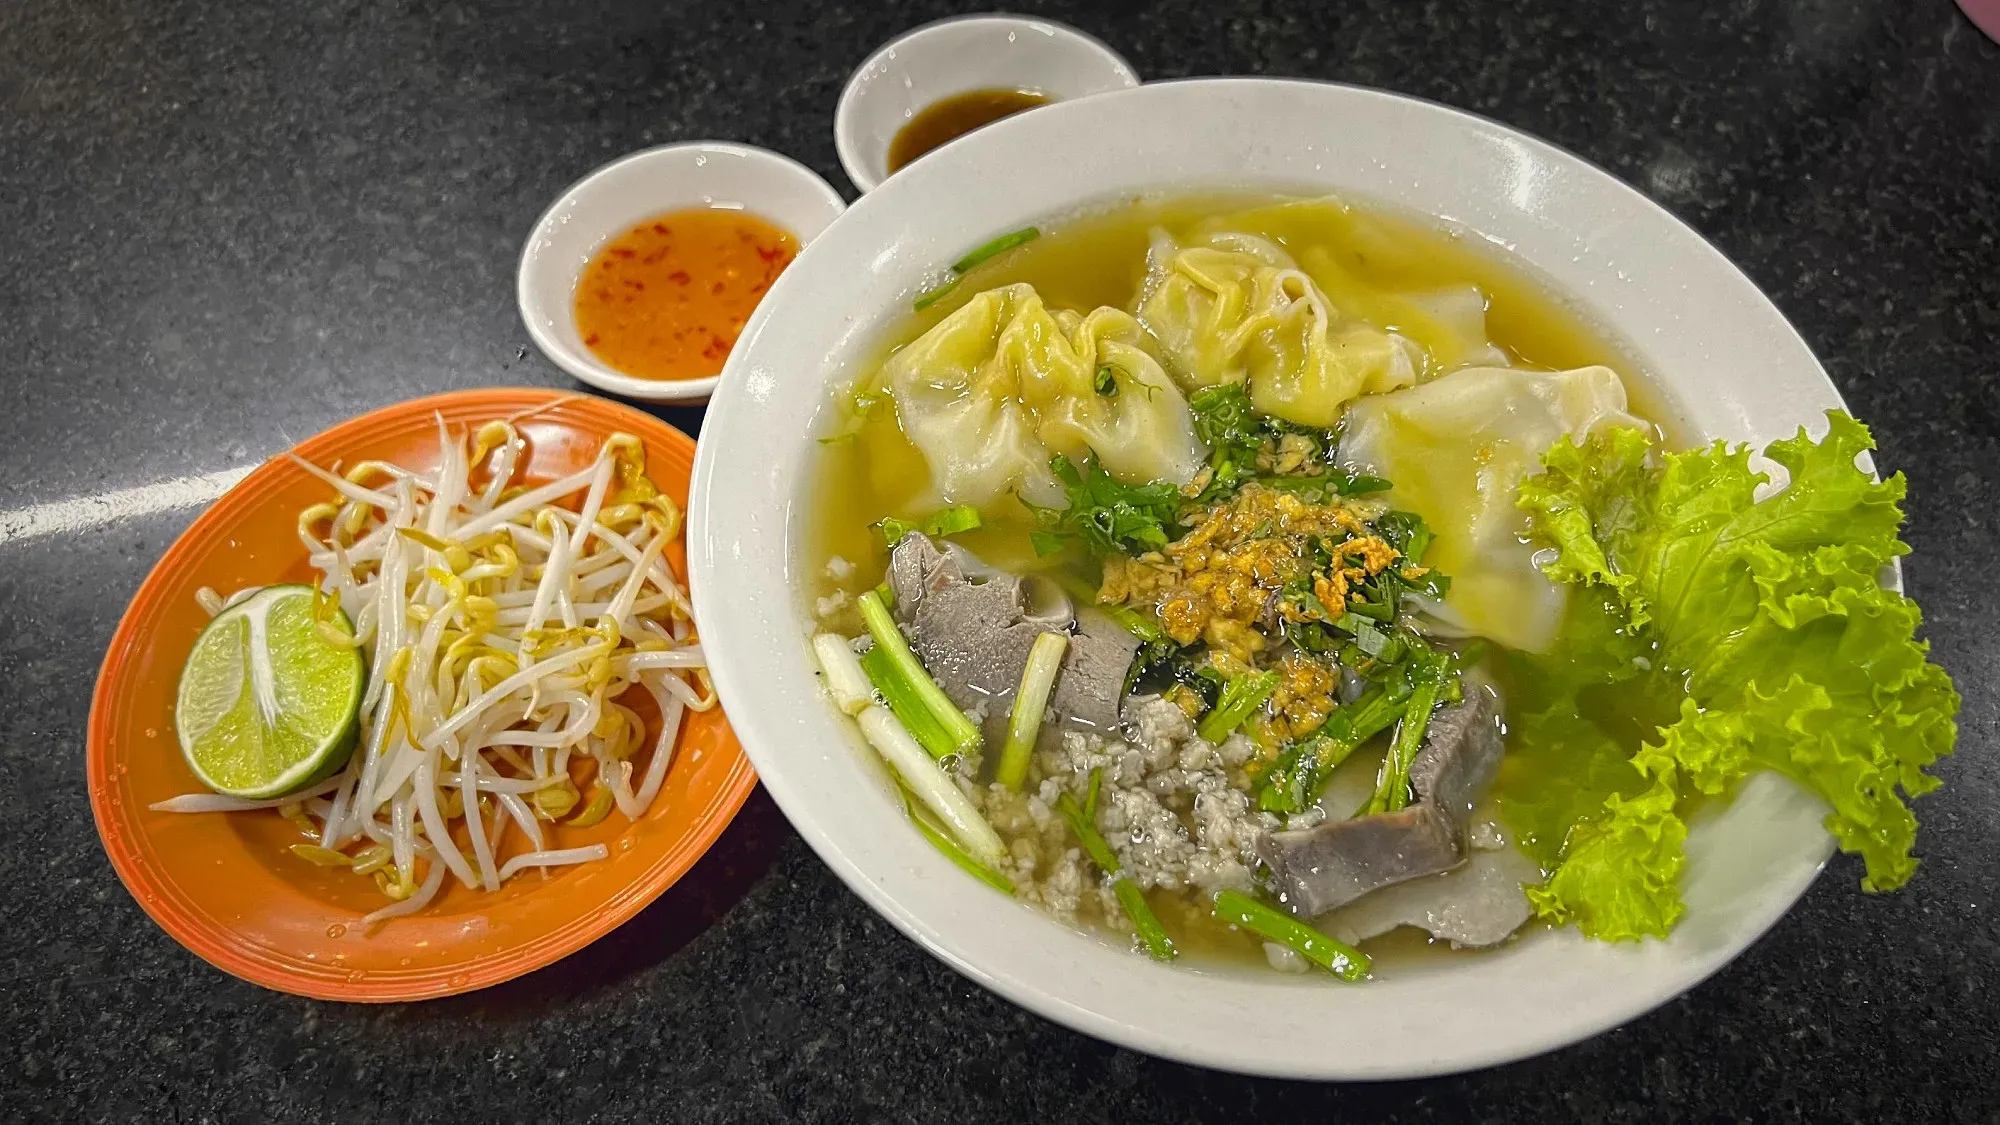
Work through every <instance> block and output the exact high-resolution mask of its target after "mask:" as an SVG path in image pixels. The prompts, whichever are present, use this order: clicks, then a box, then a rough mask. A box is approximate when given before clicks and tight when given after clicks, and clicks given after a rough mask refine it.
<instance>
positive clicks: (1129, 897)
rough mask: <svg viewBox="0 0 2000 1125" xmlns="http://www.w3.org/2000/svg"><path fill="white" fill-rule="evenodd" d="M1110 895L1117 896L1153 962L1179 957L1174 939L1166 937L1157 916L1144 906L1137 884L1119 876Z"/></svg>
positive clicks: (1144, 898) (1112, 886)
mask: <svg viewBox="0 0 2000 1125" xmlns="http://www.w3.org/2000/svg"><path fill="white" fill-rule="evenodd" d="M1111 893H1113V894H1115V895H1117V896H1118V905H1120V906H1122V907H1124V908H1125V916H1126V917H1127V918H1130V919H1132V928H1133V929H1134V930H1136V931H1138V934H1139V940H1140V941H1142V942H1144V943H1145V945H1146V952H1147V953H1150V954H1152V956H1153V960H1155V961H1171V960H1173V959H1174V958H1176V957H1178V956H1180V950H1178V949H1175V948H1174V939H1172V938H1170V937H1168V936H1167V928H1166V927H1165V926H1162V925H1161V924H1160V918H1159V915H1157V914H1154V913H1153V908H1152V907H1151V906H1148V905H1147V904H1146V895H1145V893H1144V892H1143V891H1141V890H1140V889H1139V884H1137V883H1134V882H1133V881H1132V880H1130V879H1127V878H1125V877H1124V876H1122V875H1121V876H1119V877H1118V878H1117V879H1116V880H1114V881H1113V882H1112V884H1111Z"/></svg>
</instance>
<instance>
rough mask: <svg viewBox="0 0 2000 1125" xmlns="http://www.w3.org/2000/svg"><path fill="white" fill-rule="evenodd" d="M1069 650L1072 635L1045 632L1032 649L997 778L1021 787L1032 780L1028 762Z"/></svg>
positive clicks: (998, 780)
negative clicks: (1028, 780)
mask: <svg viewBox="0 0 2000 1125" xmlns="http://www.w3.org/2000/svg"><path fill="white" fill-rule="evenodd" d="M1068 650H1069V634H1067V633H1053V632H1051V633H1043V634H1042V635H1041V636H1039V637H1036V638H1035V643H1034V646H1033V647H1032V648H1030V649H1029V650H1028V663H1027V666H1026V667H1024V668H1022V669H1021V686H1020V689H1019V690H1017V691H1016V692H1015V693H1014V712H1013V715H1012V716H1011V717H1010V718H1009V720H1008V723H1007V741H1006V742H1005V743H1004V744H1003V745H1002V746H1001V748H1000V765H999V767H998V768H997V769H996V770H995V771H994V774H993V780H995V781H997V782H999V783H1000V784H1002V785H1005V786H1006V787H1007V788H1009V789H1013V790H1017V791H1018V790H1019V789H1020V788H1021V783H1022V782H1024V781H1026V780H1027V779H1028V762H1029V760H1030V759H1032V758H1033V757H1034V755H1035V741H1036V740H1037V739H1039V738H1040V737H1041V735H1042V716H1043V715H1044V714H1046V713H1047V712H1048V709H1049V692H1050V691H1051V690H1052V689H1053V688H1054V687H1055V684H1056V673H1058V672H1060V671H1062V662H1063V653H1065V652H1067V651H1068Z"/></svg>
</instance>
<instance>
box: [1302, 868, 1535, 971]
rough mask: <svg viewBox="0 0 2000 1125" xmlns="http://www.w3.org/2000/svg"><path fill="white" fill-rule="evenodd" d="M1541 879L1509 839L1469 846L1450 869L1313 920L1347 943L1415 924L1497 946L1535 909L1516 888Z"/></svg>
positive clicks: (1455, 939)
mask: <svg viewBox="0 0 2000 1125" xmlns="http://www.w3.org/2000/svg"><path fill="white" fill-rule="evenodd" d="M1541 878H1542V872H1541V869H1540V868H1538V867H1536V866H1535V861H1533V860H1531V859H1529V858H1528V857H1527V856H1525V855H1522V854H1521V852H1520V850H1519V849H1517V848H1515V847H1514V846H1513V845H1512V844H1508V845H1506V846H1504V847H1500V848H1493V849H1487V850H1479V849H1474V850H1473V852H1472V854H1471V857H1470V858H1468V859H1467V860H1466V861H1465V862H1464V863H1462V864H1460V865H1459V866H1457V867H1455V868H1453V869H1451V870H1450V871H1446V872H1443V873H1441V874H1437V875H1425V876H1422V877H1419V878H1416V879H1411V880H1408V881H1407V882H1402V883H1397V884H1396V885H1395V886H1392V887H1383V888H1382V889H1381V890H1379V891H1376V892H1374V893H1373V894H1367V895H1363V896H1361V897H1360V898H1359V899H1357V900H1355V901H1354V902H1351V903H1348V904H1347V905H1346V906H1343V907H1341V908H1340V909H1338V910H1335V911H1333V912H1332V913H1331V914H1328V915H1326V916H1325V917H1322V918H1318V919H1315V920H1314V922H1313V924H1314V925H1316V926H1318V927H1319V928H1320V929H1322V930H1324V931H1326V932H1327V933H1329V934H1332V935H1333V936H1334V937H1337V938H1339V939H1340V940H1342V941H1345V942H1349V943H1358V942H1363V941H1366V940H1368V939H1369V938H1372V937H1375V936H1377V935H1379V934H1386V933H1388V932H1389V931H1390V930H1393V929H1395V928H1396V927H1398V926H1415V927H1417V928H1418V929H1420V930H1427V931H1429V932H1430V934H1431V936H1432V937H1435V938H1440V939H1442V940H1444V941H1449V942H1451V943H1452V944H1454V945H1462V946H1470V947H1475V948H1476V947H1479V946H1487V945H1498V944H1499V943H1501V942H1503V941H1505V940H1507V939H1508V938H1509V937H1510V936H1512V935H1513V933H1514V931H1515V930H1518V929H1520V928H1521V926H1522V924H1523V923H1525V922H1526V921H1527V920H1528V917H1529V915H1531V914H1533V913H1534V910H1533V908H1532V907H1530V906H1529V905H1528V896H1527V895H1526V894H1525V893H1524V892H1523V891H1522V890H1521V887H1522V885H1523V884H1526V883H1538V882H1540V881H1541Z"/></svg>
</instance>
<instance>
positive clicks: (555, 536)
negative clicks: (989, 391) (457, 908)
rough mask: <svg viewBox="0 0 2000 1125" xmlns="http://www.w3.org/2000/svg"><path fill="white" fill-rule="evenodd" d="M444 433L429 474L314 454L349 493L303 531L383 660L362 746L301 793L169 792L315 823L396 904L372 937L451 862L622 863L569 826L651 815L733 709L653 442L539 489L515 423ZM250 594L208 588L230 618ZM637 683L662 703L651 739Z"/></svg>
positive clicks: (616, 444)
mask: <svg viewBox="0 0 2000 1125" xmlns="http://www.w3.org/2000/svg"><path fill="white" fill-rule="evenodd" d="M437 428H438V441H439V456H438V461H437V467H436V469H435V470H433V471H430V472H414V471H411V470H409V469H406V468H403V467H400V466H396V465H391V464H386V463H383V462H379V461H369V462H362V463H360V464H357V465H355V466H354V467H352V468H350V469H347V470H345V471H342V470H341V468H340V467H339V466H338V465H335V466H334V467H332V468H322V467H319V466H316V465H312V464H309V463H307V462H305V461H303V460H301V459H299V458H296V457H294V458H293V460H294V461H296V462H297V463H298V464H299V465H300V466H301V467H303V468H304V469H305V470H306V471H307V472H309V473H311V474H312V475H313V476H314V477H316V478H318V479H319V480H321V481H323V482H325V483H326V484H328V485H329V486H331V487H332V489H333V490H334V492H335V496H334V497H333V498H332V499H331V500H329V501H327V502H324V503H321V504H317V505H314V506H312V507H310V508H307V509H306V510H305V511H303V512H301V513H300V515H299V519H298V532H299V538H300V541H301V543H302V545H303V547H304V549H305V551H306V553H307V557H308V558H309V559H310V561H311V563H312V566H313V567H314V569H315V570H317V571H318V572H319V575H320V578H319V582H318V587H319V589H320V591H321V593H322V594H323V595H324V596H325V597H326V599H327V604H328V605H336V604H337V605H338V606H339V607H340V608H341V609H342V610H343V611H345V612H346V614H347V615H348V617H349V619H350V620H351V621H352V622H353V623H354V634H353V636H352V637H351V638H344V637H342V638H340V642H341V643H346V644H349V645H359V646H360V647H361V648H362V650H363V652H364V653H365V654H366V655H367V657H368V682H367V686H366V689H365V691H364V694H363V698H362V707H361V731H360V735H359V737H358V739H357V742H356V747H355V752H354V756H353V758H352V759H351V760H350V761H349V762H348V764H347V765H346V766H345V767H344V768H343V769H342V770H341V771H340V772H339V773H338V774H337V775H335V776H334V777H332V778H330V779H328V780H327V781H325V782H323V783H320V784H318V785H315V786H314V787H312V788H311V789H308V790H306V791H304V792H302V793H298V794H294V795H292V796H289V797H284V798H279V799H276V800H271V801H241V800H236V799H234V798H229V797H220V796H216V795H214V794H207V793H197V794H189V795H187V796H182V797H175V798H173V799H172V800H169V801H162V802H160V803H159V804H157V805H154V806H153V807H154V808H155V809H159V810H162V811H169V812H230V811H243V810H253V809H277V810H279V811H280V812H281V813H283V814H284V815H286V816H287V817H288V818H291V819H293V820H294V821H295V823H299V824H301V825H302V826H303V825H305V824H311V825H312V826H313V828H314V831H313V833H312V843H313V844H314V845H315V851H314V854H315V855H317V856H318V859H317V860H316V861H315V862H322V863H338V862H339V860H345V861H346V862H347V863H348V865H349V866H350V867H354V868H356V870H357V873H359V874H361V875H362V876H363V877H366V878H372V879H373V880H374V881H375V883H376V885H377V886H378V887H379V888H380V889H381V890H382V892H383V894H384V895H385V896H386V897H387V898H388V899H389V900H390V901H389V903H388V905H386V906H384V907H382V908H381V909H379V910H377V911H375V912H374V913H372V914H369V915H368V916H367V917H365V918H364V919H362V927H361V929H362V930H363V931H364V932H370V931H372V930H373V929H374V928H375V927H376V926H378V925H379V924H380V923H382V922H385V921H388V920H389V919H392V918H397V917H403V916H407V915H410V914H414V913H417V912H418V911H420V910H422V909H424V908H425V907H426V906H428V905H430V903H432V902H433V901H434V900H435V899H436V897H437V896H438V895H439V894H441V893H443V888H444V884H445V882H446V878H445V877H446V876H447V875H449V876H451V877H452V878H453V879H456V880H457V881H458V882H459V883H460V884H461V885H463V886H465V887H469V888H480V889H483V890H486V891H494V890H498V889H499V888H500V886H501V885H502V884H503V883H505V882H506V881H507V880H508V879H511V878H514V877H515V876H517V875H519V874H520V873H522V872H523V871H526V870H528V869H529V868H535V869H537V870H538V871H539V872H540V873H541V875H542V876H543V877H546V876H547V874H548V872H549V869H551V868H555V867H562V866H566V865H570V864H578V863H588V862H592V861H595V860H601V859H604V858H606V856H607V855H608V854H609V851H608V849H606V848H605V847H604V845H602V844H590V845H584V846H564V845H563V842H562V838H563V830H564V829H565V828H566V827H576V828H581V827H585V826H588V825H591V824H595V823H597V822H598V821H599V820H601V819H602V818H603V817H604V815H605V814H606V813H607V812H608V811H609V810H610V809H611V808H612V807H614V806H615V808H616V809H617V810H618V811H619V812H621V813H622V814H623V815H625V816H627V817H629V818H632V819H637V818H639V817H642V816H644V815H645V814H646V811H647V810H648V809H649V808H650V807H651V805H652V804H653V802H654V801H655V800H656V799H657V798H658V797H659V794H660V792H661V790H662V789H663V788H664V787H665V784H664V783H665V780H666V774H667V771H668V769H669V768H670V767H671V765H672V762H673V757H674V744H675V742H676V740H677V738H678V737H679V733H680V730H681V727H682V724H683V719H684V717H685V715H686V714H687V713H688V712H689V711H704V710H707V709H709V708H711V707H713V706H715V693H714V688H713V686H712V684H711V683H710V681H709V679H708V671H707V668H706V665H705V661H704V658H703V654H702V650H701V643H700V639H699V638H698V637H697V636H696V635H695V631H694V628H693V618H692V614H691V611H690V609H689V606H690V602H689V600H688V597H687V593H686V591H685V590H684V589H683V588H682V587H681V585H680V582H679V580H678V579H677V578H676V576H675V575H674V573H673V571H672V569H671V567H670V565H669V563H668V562H667V559H666V548H667V546H668V545H669V544H670V543H671V542H672V541H673V540H675V539H676V538H678V537H679V535H680V531H681V512H680V510H679V508H678V507H676V506H675V504H674V502H673V501H672V500H671V499H669V498H668V497H666V496H665V495H664V494H662V493H661V492H660V491H659V489H658V488H657V487H656V486H655V485H654V484H653V483H652V481H651V480H650V479H648V478H647V476H646V473H645V453H644V447H643V446H642V445H641V444H640V442H639V441H638V440H637V439H636V438H633V437H631V436H630V435H626V434H614V435H612V436H611V437H610V438H608V439H607V440H606V441H605V442H604V444H603V446H602V447H601V448H600V449H599V450H598V453H597V456H596V457H595V458H594V459H593V460H592V461H591V462H590V464H589V465H587V466H585V467H584V468H582V469H579V470H577V471H575V472H572V473H570V474H568V475H566V476H564V477H561V478H559V479H556V480H553V481H547V482H546V483H540V484H530V483H523V481H522V480H521V479H520V478H522V477H525V476H527V475H528V474H529V473H530V471H531V468H532V465H531V463H532V460H533V457H532V451H531V450H530V448H529V445H528V442H527V441H526V440H525V439H523V438H522V436H521V435H520V433H519V432H518V431H517V430H516V429H515V427H514V425H513V421H512V420H508V421H494V422H488V423H486V424H485V425H482V426H478V427H475V428H473V429H472V430H471V431H470V432H469V433H457V434H454V433H453V432H452V431H451V429H450V428H449V427H448V426H446V424H445V422H444V420H443V418H442V417H439V418H438V419H437ZM468 439H469V446H468ZM565 504H574V505H575V506H574V507H573V508H572V507H565V506H564V505H565ZM241 596H242V592H240V591H239V592H238V594H236V595H234V596H232V597H231V598H227V599H225V598H223V597H222V596H221V595H219V594H217V593H216V592H215V591H212V590H208V589H205V588H204V589H203V590H202V591H200V593H199V595H198V600H199V601H200V603H201V606H202V608H203V609H204V610H206V611H208V612H209V613H210V614H211V615H212V614H215V613H219V612H221V611H222V610H223V609H224V608H225V607H227V606H228V605H230V604H232V602H233V601H234V600H236V598H238V597H241ZM324 631H325V632H326V633H328V634H329V639H334V638H336V637H339V634H338V632H337V631H336V630H333V629H331V628H328V629H326V630H324ZM628 692H629V693H631V694H632V695H633V696H634V697H635V698H637V697H650V698H651V699H652V701H653V704H654V706H655V708H656V709H657V710H658V711H659V713H660V719H659V726H658V728H657V733H656V734H654V736H653V737H652V738H650V739H649V738H648V737H647V732H646V725H647V724H646V723H645V722H643V721H642V720H641V719H640V717H639V715H638V714H637V713H635V712H634V711H632V709H631V708H630V707H627V706H625V705H624V704H623V703H621V702H620V699H621V697H623V696H626V695H627V694H628ZM635 782H636V784H637V788H636V789H635V788H634V784H635ZM509 845H511V847H510V846H509ZM349 849H352V850H351V851H350V850H349ZM510 851H511V854H509V853H510ZM328 853H331V855H329V854H328ZM331 856H338V857H339V860H336V859H333V858H331Z"/></svg>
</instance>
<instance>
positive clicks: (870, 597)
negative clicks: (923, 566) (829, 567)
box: [855, 590, 979, 754]
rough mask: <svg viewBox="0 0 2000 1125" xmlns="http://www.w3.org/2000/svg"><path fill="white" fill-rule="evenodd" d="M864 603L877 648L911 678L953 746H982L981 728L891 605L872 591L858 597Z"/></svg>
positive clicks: (965, 748)
mask: <svg viewBox="0 0 2000 1125" xmlns="http://www.w3.org/2000/svg"><path fill="white" fill-rule="evenodd" d="M855 600H856V601H857V602H859V603H860V606H861V618H862V620H864V621H866V622H867V623H868V633H869V635H870V636H872V637H874V638H875V647H876V648H879V649H882V650H884V651H885V652H886V653H887V659H889V660H890V661H892V662H894V664H895V667H896V670H897V672H898V673H900V674H901V676H902V677H903V679H905V680H907V681H909V684H910V687H911V688H912V689H914V690H915V692H916V696H917V698H918V699H919V700H920V701H921V702H922V703H923V706H924V710H926V711H929V712H930V713H931V716H932V717H933V718H935V719H936V720H937V721H938V724H939V725H940V726H942V727H944V729H945V732H946V733H947V734H948V735H950V736H951V743H952V747H953V749H954V750H955V751H956V752H958V753H960V754H967V753H971V752H972V751H974V750H977V749H978V748H979V728H978V727H976V726H974V725H972V720H971V719H969V718H966V715H965V712H963V711H961V710H959V709H958V706H957V705H956V704H954V703H952V701H951V697H949V696H947V695H945V693H944V689H943V688H941V687H939V686H938V683H937V681H936V680H933V679H931V674H930V673H929V672H927V671H925V670H924V666H923V663H922V662H921V661H919V660H918V659H917V654H916V653H914V652H911V651H910V642H908V641H906V640H904V639H903V631H902V630H901V629H898V628H896V620H895V618H893V617H890V616H889V607H887V606H885V605H883V604H882V599H881V598H880V597H878V596H876V594H875V591H873V590H870V591H868V592H867V593H865V594H862V595H861V596H860V597H859V598H857V599H855Z"/></svg>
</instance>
